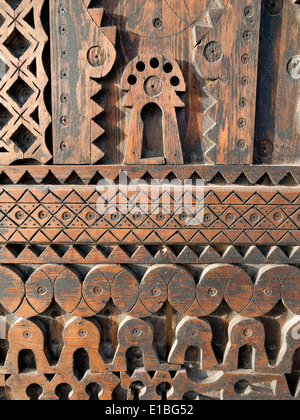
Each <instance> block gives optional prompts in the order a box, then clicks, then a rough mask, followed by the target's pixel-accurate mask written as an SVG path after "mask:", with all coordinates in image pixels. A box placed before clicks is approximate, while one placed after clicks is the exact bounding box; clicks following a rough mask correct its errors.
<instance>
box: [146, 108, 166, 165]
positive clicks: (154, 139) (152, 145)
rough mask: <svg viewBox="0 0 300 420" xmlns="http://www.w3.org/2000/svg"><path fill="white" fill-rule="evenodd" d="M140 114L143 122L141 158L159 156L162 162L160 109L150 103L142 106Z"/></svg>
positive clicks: (161, 117)
mask: <svg viewBox="0 0 300 420" xmlns="http://www.w3.org/2000/svg"><path fill="white" fill-rule="evenodd" d="M141 116H142V120H143V124H144V133H143V148H142V159H149V158H150V159H153V158H159V157H161V158H162V163H164V158H163V156H164V147H163V141H164V140H163V113H162V110H161V109H160V107H159V106H158V105H157V104H154V103H150V104H147V105H145V106H144V108H143V109H142V113H141Z"/></svg>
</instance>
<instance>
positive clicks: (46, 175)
mask: <svg viewBox="0 0 300 420" xmlns="http://www.w3.org/2000/svg"><path fill="white" fill-rule="evenodd" d="M121 172H126V174H127V176H128V178H129V182H130V181H131V180H135V179H146V180H149V179H150V180H151V179H159V180H164V179H167V180H168V179H176V178H178V179H179V180H180V181H183V180H188V179H202V180H203V181H204V182H205V183H209V184H219V185H226V184H236V185H249V186H250V185H268V186H276V185H286V186H296V185H299V184H300V167H298V166H292V167H289V168H287V167H285V166H276V167H272V166H263V165H257V166H249V167H247V166H238V165H226V166H224V165H214V166H210V165H195V166H194V165H189V166H184V167H174V166H172V167H170V166H160V167H155V166H152V167H147V166H144V167H143V168H142V169H141V168H132V166H109V165H107V166H94V167H84V168H83V167H82V168H74V167H70V166H62V167H57V166H16V167H6V166H2V167H1V166H0V182H1V185H36V184H45V185H74V184H76V185H97V183H98V181H99V180H101V179H103V178H108V179H112V180H116V183H117V179H118V177H119V175H120V173H121Z"/></svg>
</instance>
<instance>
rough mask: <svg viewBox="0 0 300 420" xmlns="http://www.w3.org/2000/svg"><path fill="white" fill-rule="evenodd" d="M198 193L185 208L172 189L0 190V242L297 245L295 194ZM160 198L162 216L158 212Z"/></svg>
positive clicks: (260, 190) (287, 190) (261, 190)
mask: <svg viewBox="0 0 300 420" xmlns="http://www.w3.org/2000/svg"><path fill="white" fill-rule="evenodd" d="M203 193H204V194H203V196H202V195H201V196H200V197H198V196H197V191H196V190H194V189H193V188H192V189H191V191H190V194H191V197H192V201H191V203H190V205H189V206H187V207H186V201H184V199H183V197H185V198H186V191H183V192H181V193H180V194H182V195H180V196H178V191H177V192H176V194H177V197H176V199H174V197H175V195H174V194H175V192H174V191H172V189H169V191H166V192H164V194H163V196H161V198H160V199H159V200H158V199H157V196H156V195H155V196H154V197H153V196H151V190H149V191H146V192H145V191H143V190H142V189H137V190H136V191H135V192H132V191H125V190H124V189H122V188H120V187H119V186H117V187H116V189H114V191H113V193H112V194H111V195H109V197H108V196H107V195H106V196H105V195H104V194H105V193H104V192H102V193H101V191H99V189H98V190H97V189H95V188H93V187H77V188H75V189H74V187H64V188H59V187H51V188H49V187H32V188H30V189H28V188H23V187H17V188H16V187H7V188H5V189H4V190H2V192H1V195H0V197H1V200H2V201H1V204H0V210H1V221H0V240H1V241H2V243H5V242H6V241H11V242H13V243H28V242H31V243H33V244H38V243H42V244H43V243H45V244H46V243H54V244H56V243H66V244H72V243H73V242H74V241H76V243H78V244H81V243H83V244H85V243H86V244H89V243H90V244H92V243H106V244H125V245H126V244H138V243H140V244H143V243H144V244H160V243H162V244H164V243H165V244H236V245H238V244H248V245H254V244H261V245H263V244H266V245H270V244H272V245H273V244H274V245H275V244H278V245H285V246H288V245H290V246H293V245H298V243H299V224H300V211H299V208H298V202H299V199H300V191H299V189H298V188H296V187H277V188H276V189H275V188H274V189H270V188H268V187H263V186H260V187H256V188H250V187H241V186H240V187H236V188H234V189H232V187H225V186H224V187H218V186H216V187H214V188H213V189H211V188H209V187H203ZM126 194H127V195H126ZM166 195H167V198H168V203H167V205H168V206H169V210H168V213H166V214H164V212H163V210H164V206H166V202H164V201H163V199H164V198H166ZM124 199H125V201H124ZM104 202H105V205H104V204H103V203H104ZM124 206H127V207H126V209H127V211H124V210H126V209H125V207H124ZM185 207H186V208H185ZM99 209H100V210H99ZM124 213H125V214H124Z"/></svg>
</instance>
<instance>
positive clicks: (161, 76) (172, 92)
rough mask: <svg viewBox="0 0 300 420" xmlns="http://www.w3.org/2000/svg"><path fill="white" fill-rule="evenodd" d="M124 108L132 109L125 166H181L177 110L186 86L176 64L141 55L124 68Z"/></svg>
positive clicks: (155, 56) (167, 58) (161, 55)
mask: <svg viewBox="0 0 300 420" xmlns="http://www.w3.org/2000/svg"><path fill="white" fill-rule="evenodd" d="M122 89H123V90H124V91H126V92H127V95H126V97H125V100H124V102H123V106H124V107H125V108H130V109H131V122H130V129H129V134H128V139H127V149H126V153H125V158H124V164H126V165H135V164H141V163H142V164H145V165H164V164H167V165H182V164H183V155H182V148H181V141H180V136H179V130H178V122H177V116H176V108H183V107H184V103H183V102H182V100H181V99H180V97H179V96H178V93H181V92H185V90H186V84H185V81H184V78H183V75H182V72H181V69H180V67H179V65H178V63H177V62H176V61H175V60H174V59H172V58H170V57H167V56H165V55H163V54H151V53H144V54H141V55H139V56H138V57H136V58H135V59H134V60H133V61H131V63H129V64H128V66H127V67H126V69H125V71H124V73H123V77H122Z"/></svg>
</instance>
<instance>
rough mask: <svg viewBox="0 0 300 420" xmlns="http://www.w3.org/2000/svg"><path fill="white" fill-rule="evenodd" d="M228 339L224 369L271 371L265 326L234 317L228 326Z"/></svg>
mask: <svg viewBox="0 0 300 420" xmlns="http://www.w3.org/2000/svg"><path fill="white" fill-rule="evenodd" d="M228 337H229V341H228V343H227V346H226V349H225V354H224V369H225V370H226V371H235V370H236V369H238V368H239V369H249V370H255V371H256V372H266V371H268V370H270V368H269V361H268V358H267V354H266V350H265V330H264V326H263V324H262V323H261V322H260V321H259V320H256V319H252V318H243V317H241V316H239V315H234V316H233V317H232V318H231V320H230V322H229V326H228Z"/></svg>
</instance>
